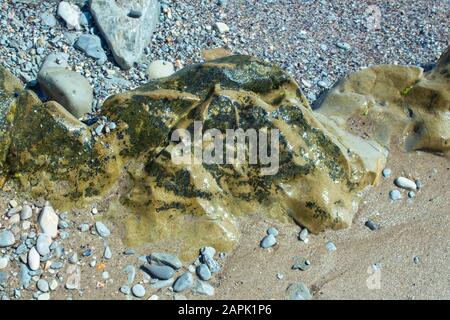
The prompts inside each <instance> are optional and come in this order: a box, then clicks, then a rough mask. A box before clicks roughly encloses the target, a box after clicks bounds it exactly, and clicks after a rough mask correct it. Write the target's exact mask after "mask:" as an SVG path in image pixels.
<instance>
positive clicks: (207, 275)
mask: <svg viewBox="0 0 450 320" xmlns="http://www.w3.org/2000/svg"><path fill="white" fill-rule="evenodd" d="M196 272H197V275H198V277H199V278H200V279H202V280H205V281H208V280H209V279H211V271H210V270H209V268H208V266H207V265H206V264H204V263H202V264H201V265H199V266H198V267H197V268H196Z"/></svg>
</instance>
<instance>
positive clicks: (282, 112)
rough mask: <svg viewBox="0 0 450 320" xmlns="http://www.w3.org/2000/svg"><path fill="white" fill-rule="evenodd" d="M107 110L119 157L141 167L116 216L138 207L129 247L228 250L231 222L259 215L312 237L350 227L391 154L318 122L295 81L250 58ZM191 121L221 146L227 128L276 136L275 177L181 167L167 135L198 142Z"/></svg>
mask: <svg viewBox="0 0 450 320" xmlns="http://www.w3.org/2000/svg"><path fill="white" fill-rule="evenodd" d="M103 110H104V113H105V115H106V116H107V117H108V118H109V119H112V120H114V121H115V122H116V123H117V124H118V129H117V132H116V134H117V136H121V137H124V138H123V139H122V140H121V146H120V149H121V150H122V153H121V154H122V156H124V157H125V158H134V159H136V158H139V159H141V160H140V161H137V162H134V165H129V166H128V167H127V170H128V173H129V176H128V182H127V183H126V184H125V185H127V189H126V191H123V192H120V194H122V196H121V198H120V199H119V202H120V204H117V205H116V208H115V209H114V210H113V211H116V212H122V211H123V210H124V207H127V208H131V209H133V208H134V209H136V210H135V212H136V215H135V216H133V215H131V216H128V217H127V218H126V219H125V220H126V221H125V226H126V227H127V228H128V232H127V235H128V239H129V240H130V241H140V240H142V239H146V240H151V241H154V240H157V239H161V237H164V234H169V233H170V234H171V237H172V238H176V239H177V240H179V241H181V240H182V241H183V243H184V244H185V245H186V249H188V248H189V247H191V248H192V247H194V248H195V247H198V245H197V246H196V245H195V244H198V243H205V242H206V243H210V244H212V245H214V246H217V247H218V248H224V249H227V248H229V245H230V242H231V243H232V242H233V241H234V240H235V239H237V238H238V234H239V233H238V228H237V224H236V221H235V218H234V217H235V216H239V215H241V214H244V213H256V212H258V213H264V214H267V215H270V216H273V217H276V218H278V219H281V220H287V219H288V217H293V218H294V219H295V220H296V221H297V222H299V223H301V224H303V225H305V226H307V227H308V228H309V229H310V230H312V231H313V232H319V231H321V230H323V229H325V228H335V229H337V228H343V227H346V226H348V225H349V224H350V223H351V221H352V218H353V214H354V213H355V210H356V208H357V203H358V200H359V198H358V196H357V193H358V192H360V191H361V190H363V189H364V188H365V187H366V186H367V185H370V184H374V183H376V182H377V180H378V178H379V175H380V171H381V169H382V168H383V165H384V162H385V160H386V155H387V154H386V152H385V150H384V148H382V147H381V146H380V145H378V144H377V143H376V142H371V143H369V142H367V141H364V140H363V139H359V138H357V137H356V136H353V135H351V134H350V133H348V132H344V131H343V130H341V129H340V128H338V127H337V126H336V125H335V124H334V123H332V122H331V121H328V119H325V118H324V119H322V117H319V118H316V116H315V114H314V112H313V111H312V110H311V108H310V107H309V105H308V102H307V101H306V99H305V97H304V96H303V94H302V93H301V92H300V90H299V88H298V86H297V84H296V83H295V82H294V81H293V80H292V79H291V77H289V76H288V75H287V74H286V73H285V72H284V71H282V70H281V69H280V68H278V67H276V66H274V65H270V64H266V63H263V62H261V61H259V60H257V59H255V58H251V57H246V56H232V57H226V58H222V59H219V60H215V61H213V62H210V63H205V64H199V65H194V66H190V67H187V68H185V69H183V70H181V71H180V72H177V73H176V74H174V75H173V76H171V77H169V78H164V79H161V80H159V81H154V82H150V83H149V84H147V85H144V86H143V87H140V88H138V89H136V90H134V91H131V92H128V93H125V94H120V95H116V96H113V97H111V98H109V99H108V100H107V101H106V102H105V104H104V106H103ZM194 121H198V122H200V123H201V124H202V125H203V128H202V133H205V132H206V131H207V130H208V129H218V130H220V131H221V132H222V133H223V134H222V135H218V136H217V137H215V138H217V139H218V140H222V142H223V143H225V138H226V137H225V132H226V130H227V129H238V128H241V129H243V130H248V129H256V130H262V131H268V130H272V129H278V130H279V132H280V138H279V140H280V141H279V143H280V147H279V169H278V171H276V172H274V173H273V174H268V175H261V169H263V168H264V167H266V166H265V165H264V166H263V165H262V164H261V163H259V164H256V165H249V164H245V163H244V164H220V163H219V164H216V163H198V164H196V163H188V164H186V163H175V162H174V161H172V160H173V159H171V154H172V151H173V150H174V149H175V148H176V147H177V143H176V142H171V141H170V133H171V132H173V131H174V130H177V129H186V130H187V131H188V132H189V133H190V134H191V136H194ZM202 147H203V149H204V150H208V147H210V143H208V142H207V141H203V145H202ZM248 148H249V146H248V145H247V149H246V154H248V152H249V150H248ZM144 212H145V214H144ZM149 229H151V230H153V231H152V232H148V230H149ZM194 230H195V232H193V231H194ZM200 230H208V231H206V232H200ZM214 239H216V240H214Z"/></svg>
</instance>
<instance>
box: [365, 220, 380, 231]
mask: <svg viewBox="0 0 450 320" xmlns="http://www.w3.org/2000/svg"><path fill="white" fill-rule="evenodd" d="M365 226H366V227H367V228H369V229H370V230H372V231H375V230H378V229H379V228H380V226H379V225H378V223H376V222H374V221H372V220H370V219H369V220H367V221H366V223H365Z"/></svg>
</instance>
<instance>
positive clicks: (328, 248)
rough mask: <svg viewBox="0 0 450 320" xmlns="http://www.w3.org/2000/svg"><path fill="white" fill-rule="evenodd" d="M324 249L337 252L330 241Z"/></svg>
mask: <svg viewBox="0 0 450 320" xmlns="http://www.w3.org/2000/svg"><path fill="white" fill-rule="evenodd" d="M325 248H327V250H328V251H336V250H337V248H336V245H335V244H334V243H333V242H332V241H328V242H327V243H326V244H325Z"/></svg>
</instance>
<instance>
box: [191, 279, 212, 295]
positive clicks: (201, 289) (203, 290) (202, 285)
mask: <svg viewBox="0 0 450 320" xmlns="http://www.w3.org/2000/svg"><path fill="white" fill-rule="evenodd" d="M192 293H194V294H199V295H205V296H213V295H214V287H213V286H212V285H210V284H209V283H207V282H204V281H201V280H198V279H197V280H195V282H194V285H193V287H192Z"/></svg>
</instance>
